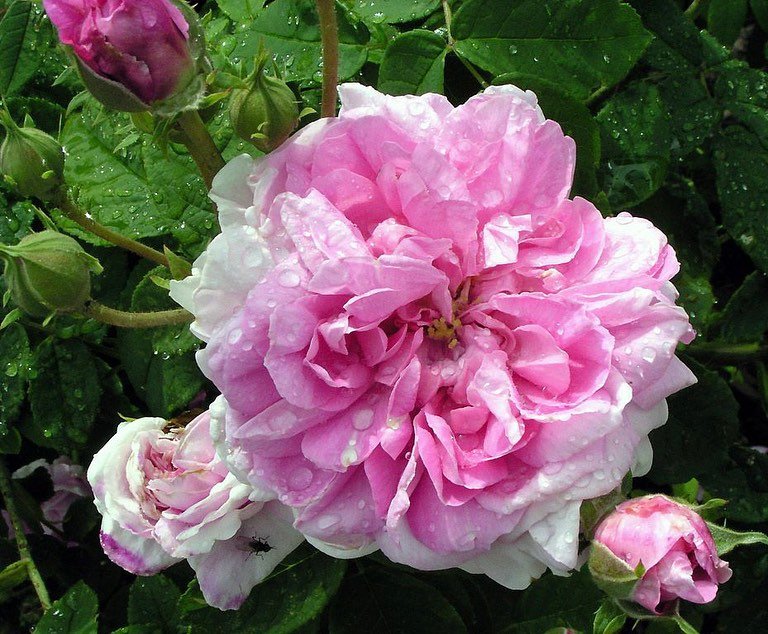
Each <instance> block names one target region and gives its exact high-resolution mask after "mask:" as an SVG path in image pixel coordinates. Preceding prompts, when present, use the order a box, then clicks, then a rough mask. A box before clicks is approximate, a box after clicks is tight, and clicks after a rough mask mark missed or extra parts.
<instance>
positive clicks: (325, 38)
mask: <svg viewBox="0 0 768 634" xmlns="http://www.w3.org/2000/svg"><path fill="white" fill-rule="evenodd" d="M317 15H318V17H319V18H320V36H321V39H322V42H323V101H322V106H321V107H320V116H322V117H332V116H334V115H335V114H336V86H337V84H338V83H339V28H338V25H337V23H336V5H335V0H317Z"/></svg>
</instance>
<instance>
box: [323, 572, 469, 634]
mask: <svg viewBox="0 0 768 634" xmlns="http://www.w3.org/2000/svg"><path fill="white" fill-rule="evenodd" d="M361 621H362V622H363V623H365V624H366V630H367V631H369V632H371V634H380V633H386V632H404V631H408V630H411V631H414V632H426V631H429V630H431V629H434V630H435V631H439V632H445V634H461V633H466V632H467V631H468V630H467V628H466V626H465V624H464V622H463V621H462V620H461V617H460V616H459V614H458V612H457V611H456V610H455V609H454V608H453V606H452V605H451V604H450V603H449V602H448V600H447V599H446V598H445V597H444V596H443V595H442V594H441V593H440V592H439V591H438V590H437V589H436V588H434V587H432V586H431V585H430V584H428V583H424V582H423V581H419V580H418V579H415V578H413V577H411V576H410V575H406V574H403V573H399V574H396V573H394V572H392V571H389V570H386V569H381V568H377V569H374V570H363V571H361V572H360V573H359V574H357V575H355V576H352V577H350V578H349V579H347V580H346V581H345V583H344V585H343V586H342V588H341V591H340V592H339V596H338V597H337V599H336V601H334V603H333V606H332V607H331V614H330V625H329V631H330V633H331V634H348V633H352V632H356V631H358V628H359V625H360V623H361Z"/></svg>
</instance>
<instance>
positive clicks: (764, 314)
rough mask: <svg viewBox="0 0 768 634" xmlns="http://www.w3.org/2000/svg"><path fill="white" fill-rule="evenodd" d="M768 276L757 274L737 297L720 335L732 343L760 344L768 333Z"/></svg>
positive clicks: (728, 309) (724, 315) (727, 309)
mask: <svg viewBox="0 0 768 634" xmlns="http://www.w3.org/2000/svg"><path fill="white" fill-rule="evenodd" d="M766 297H768V277H766V275H765V273H761V272H759V271H754V272H753V273H751V274H750V275H748V276H747V278H746V279H745V280H744V282H743V283H742V285H741V286H740V287H739V288H738V290H737V291H736V292H735V293H734V294H733V296H732V297H731V299H729V300H728V303H727V304H726V306H725V309H724V310H723V313H722V321H721V325H720V333H721V336H722V338H723V340H724V341H727V342H728V343H750V342H753V341H760V340H761V339H762V338H763V335H764V334H765V331H766V330H768V302H766V301H765V299H766Z"/></svg>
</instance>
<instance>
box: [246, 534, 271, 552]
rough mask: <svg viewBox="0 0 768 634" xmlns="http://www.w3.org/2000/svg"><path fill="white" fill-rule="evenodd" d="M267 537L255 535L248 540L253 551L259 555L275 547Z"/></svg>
mask: <svg viewBox="0 0 768 634" xmlns="http://www.w3.org/2000/svg"><path fill="white" fill-rule="evenodd" d="M267 539H269V537H267V538H266V539H264V538H261V537H256V536H253V537H251V539H249V540H248V548H250V549H251V552H252V553H256V554H257V555H263V554H264V553H268V552H269V551H270V550H272V549H273V546H270V545H269V542H267Z"/></svg>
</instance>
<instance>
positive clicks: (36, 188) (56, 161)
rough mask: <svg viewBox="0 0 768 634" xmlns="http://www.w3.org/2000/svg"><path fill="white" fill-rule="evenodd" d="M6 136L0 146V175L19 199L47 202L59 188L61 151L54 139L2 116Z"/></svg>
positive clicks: (0, 116)
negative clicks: (32, 197) (17, 194)
mask: <svg viewBox="0 0 768 634" xmlns="http://www.w3.org/2000/svg"><path fill="white" fill-rule="evenodd" d="M0 123H2V125H3V126H4V127H5V130H6V136H5V140H4V141H3V144H2V145H0V173H2V175H3V177H4V178H5V180H6V181H7V182H8V184H9V185H11V187H13V188H14V189H15V190H16V191H18V192H19V193H20V194H21V195H22V196H35V197H37V198H40V199H42V200H45V199H47V198H50V197H51V195H52V194H53V193H54V192H56V191H57V190H58V188H59V186H60V185H61V182H62V177H63V174H64V151H63V150H62V148H61V145H60V144H59V142H58V141H56V139H54V138H53V137H52V136H50V135H48V134H46V133H45V132H43V131H42V130H38V129H37V128H20V127H19V126H17V125H16V124H15V123H14V122H13V120H12V119H11V118H10V115H8V114H7V113H2V115H0Z"/></svg>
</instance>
